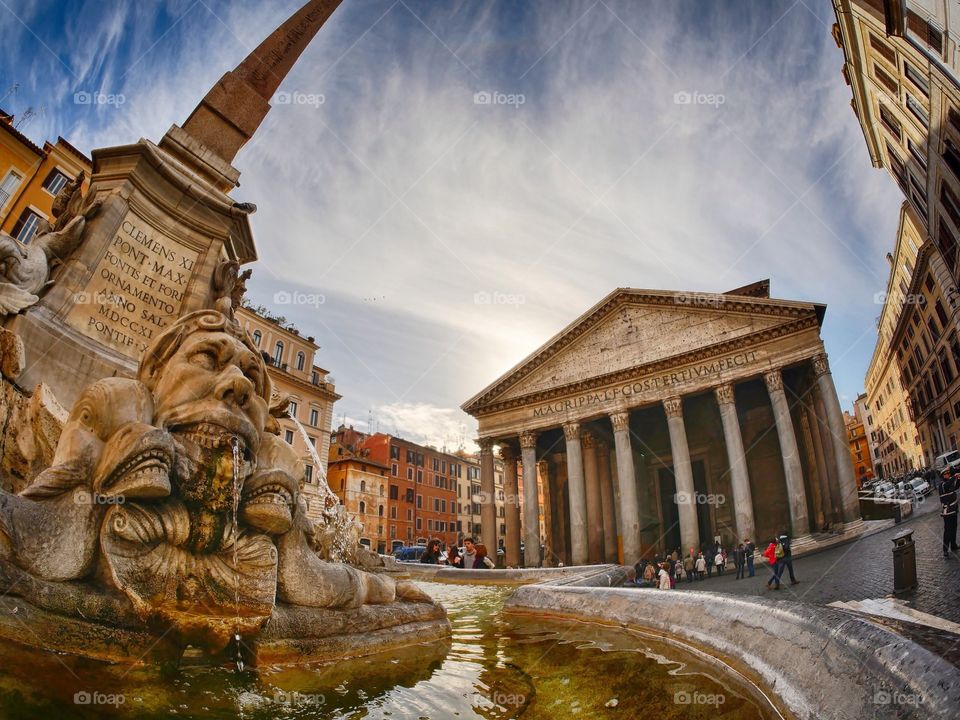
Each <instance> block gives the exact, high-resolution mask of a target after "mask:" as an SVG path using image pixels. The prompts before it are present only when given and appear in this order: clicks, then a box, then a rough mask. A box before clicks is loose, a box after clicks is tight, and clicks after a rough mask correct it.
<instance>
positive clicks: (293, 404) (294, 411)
mask: <svg viewBox="0 0 960 720" xmlns="http://www.w3.org/2000/svg"><path fill="white" fill-rule="evenodd" d="M297 410H299V406H298V405H297V403H296V402H295V401H293V400H291V401H290V405H289V407H288V411H289V413H290V417H292V418H295V417H296V416H297Z"/></svg>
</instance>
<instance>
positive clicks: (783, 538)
mask: <svg viewBox="0 0 960 720" xmlns="http://www.w3.org/2000/svg"><path fill="white" fill-rule="evenodd" d="M780 545H781V546H782V547H783V557H782V558H781V560H780V562H781V566H780V576H781V577H782V576H783V571H784V570H787V571H788V572H789V573H790V584H791V585H797V584H799V583H800V581H799V580H797V577H796V575H794V574H793V554H792V552H793V551H792V550H791V548H790V536H789V535H787V533H782V534H781V535H780Z"/></svg>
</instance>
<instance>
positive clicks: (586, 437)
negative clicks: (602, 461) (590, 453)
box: [580, 430, 597, 449]
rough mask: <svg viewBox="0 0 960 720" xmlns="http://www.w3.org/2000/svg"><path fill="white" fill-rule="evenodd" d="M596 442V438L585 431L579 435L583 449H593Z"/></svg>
mask: <svg viewBox="0 0 960 720" xmlns="http://www.w3.org/2000/svg"><path fill="white" fill-rule="evenodd" d="M596 440H597V438H596V437H595V436H594V434H593V433H592V432H590V431H589V430H585V431H584V432H583V433H582V434H581V435H580V443H581V444H582V445H583V447H584V448H589V449H593V448H594V447H595V446H596Z"/></svg>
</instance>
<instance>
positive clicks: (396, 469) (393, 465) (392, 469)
mask: <svg viewBox="0 0 960 720" xmlns="http://www.w3.org/2000/svg"><path fill="white" fill-rule="evenodd" d="M399 470H400V467H399V466H398V465H397V464H396V463H391V465H390V474H391V475H393V476H394V477H396V476H397V472H399Z"/></svg>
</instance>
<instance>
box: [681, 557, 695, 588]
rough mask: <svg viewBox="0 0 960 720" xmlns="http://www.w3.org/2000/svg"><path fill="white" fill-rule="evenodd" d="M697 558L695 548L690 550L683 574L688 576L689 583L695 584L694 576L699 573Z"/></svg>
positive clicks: (684, 561) (685, 560) (684, 562)
mask: <svg viewBox="0 0 960 720" xmlns="http://www.w3.org/2000/svg"><path fill="white" fill-rule="evenodd" d="M696 564H697V558H696V557H694V555H693V548H690V554H689V555H687V556H686V557H685V558H684V559H683V574H684V575H686V576H687V582H688V583H691V582H693V576H694V574H695V573H696V572H697V568H696Z"/></svg>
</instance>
